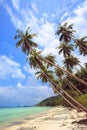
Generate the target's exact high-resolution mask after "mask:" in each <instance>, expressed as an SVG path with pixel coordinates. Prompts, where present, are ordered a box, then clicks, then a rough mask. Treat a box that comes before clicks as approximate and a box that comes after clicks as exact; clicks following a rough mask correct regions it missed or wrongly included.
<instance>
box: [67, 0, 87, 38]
mask: <svg viewBox="0 0 87 130" xmlns="http://www.w3.org/2000/svg"><path fill="white" fill-rule="evenodd" d="M73 13H74V16H73V17H69V18H68V19H67V20H66V21H68V23H69V24H70V23H75V26H74V27H75V29H76V31H77V32H76V33H77V34H78V36H81V37H83V36H85V35H87V24H86V23H87V0H86V1H85V2H84V3H82V4H81V5H80V6H78V8H76V9H75V10H74V11H73Z"/></svg>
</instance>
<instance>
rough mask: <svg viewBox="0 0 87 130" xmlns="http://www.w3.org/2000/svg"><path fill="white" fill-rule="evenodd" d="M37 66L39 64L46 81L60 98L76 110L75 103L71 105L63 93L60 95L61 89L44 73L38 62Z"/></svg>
mask: <svg viewBox="0 0 87 130" xmlns="http://www.w3.org/2000/svg"><path fill="white" fill-rule="evenodd" d="M37 64H38V62H37ZM38 66H39V68H40V69H41V71H42V73H43V74H44V75H45V76H46V78H47V80H48V82H49V83H50V84H51V85H52V86H53V88H54V89H55V90H56V92H57V94H58V95H60V96H61V98H62V99H63V100H64V101H65V102H66V103H68V104H69V106H71V107H72V108H74V109H76V110H78V108H77V107H76V106H75V105H73V103H71V102H70V101H69V100H68V99H67V98H66V97H64V95H62V93H61V92H60V91H61V89H60V88H59V87H58V85H56V83H54V82H53V81H52V80H51V79H50V78H49V77H48V76H47V75H46V73H44V71H43V69H42V67H41V66H40V65H39V64H38ZM55 85H56V86H57V87H58V88H56V87H55Z"/></svg>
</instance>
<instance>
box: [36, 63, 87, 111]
mask: <svg viewBox="0 0 87 130" xmlns="http://www.w3.org/2000/svg"><path fill="white" fill-rule="evenodd" d="M38 66H39V68H40V69H41V71H42V72H43V74H44V75H45V76H46V78H47V79H48V81H49V82H50V83H51V84H52V85H53V86H56V87H57V89H56V88H55V87H54V88H55V89H56V90H57V92H58V91H59V92H60V91H62V92H63V93H64V94H65V95H66V96H67V97H68V99H71V100H72V101H73V102H74V103H75V104H76V105H77V106H78V107H79V108H77V107H76V106H75V107H74V108H75V109H77V110H78V109H80V108H81V109H82V110H83V111H85V112H87V108H85V107H84V106H83V105H82V104H80V103H79V102H78V101H76V100H75V99H74V98H73V97H71V96H70V95H69V94H68V93H67V92H66V91H65V90H63V89H61V88H60V87H59V86H58V85H57V84H56V83H55V82H54V81H53V80H51V79H50V78H49V77H48V76H47V75H46V73H44V71H43V69H42V68H41V66H40V65H39V64H38ZM61 95H62V94H61ZM62 96H63V95H62ZM63 99H65V100H66V101H67V99H66V98H65V97H64V98H63ZM68 101H69V100H68ZM68 103H69V102H68ZM69 104H70V106H71V104H72V103H71V102H70V103H69ZM72 106H74V105H73V104H72Z"/></svg>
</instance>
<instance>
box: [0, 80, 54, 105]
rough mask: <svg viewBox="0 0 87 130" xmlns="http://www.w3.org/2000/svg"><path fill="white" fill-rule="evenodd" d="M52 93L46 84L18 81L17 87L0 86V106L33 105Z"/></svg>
mask: <svg viewBox="0 0 87 130" xmlns="http://www.w3.org/2000/svg"><path fill="white" fill-rule="evenodd" d="M20 86H21V87H20ZM53 95H54V93H53V91H52V90H51V88H49V87H47V86H46V85H43V86H40V85H38V86H30V85H27V86H26V85H22V84H21V83H20V82H18V84H17V87H13V86H12V87H11V86H0V99H1V100H0V106H6V105H7V106H12V105H14V106H15V105H34V104H36V103H38V102H40V101H41V100H43V99H45V98H47V97H50V96H53Z"/></svg>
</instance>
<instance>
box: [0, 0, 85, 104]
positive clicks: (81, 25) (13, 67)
mask: <svg viewBox="0 0 87 130" xmlns="http://www.w3.org/2000/svg"><path fill="white" fill-rule="evenodd" d="M65 21H67V22H69V23H75V29H76V30H77V35H76V36H77V37H81V36H84V35H86V34H87V0H46V1H44V0H0V30H1V31H0V106H15V105H26V104H27V105H33V104H36V103H37V102H39V101H41V100H42V99H45V98H47V97H50V96H52V95H54V93H53V91H52V90H51V88H50V87H49V85H48V84H42V83H41V81H40V80H39V81H37V80H36V78H35V75H34V73H35V70H31V68H30V67H29V66H28V63H26V56H25V54H23V53H22V52H21V50H20V49H17V48H16V46H15V44H16V41H14V35H15V34H16V30H17V29H22V30H25V29H26V28H27V27H28V26H30V27H31V32H32V33H37V34H38V37H37V38H35V39H34V41H35V42H37V43H38V45H39V48H40V49H42V50H43V55H46V54H48V53H50V52H51V53H53V54H54V55H57V58H58V59H57V60H58V63H59V64H60V65H61V60H62V59H63V56H62V55H60V56H59V55H58V52H57V50H55V48H56V47H57V46H58V43H59V41H58V39H57V37H56V36H55V31H56V29H57V26H58V23H63V22H65ZM75 55H76V56H77V57H78V58H79V60H80V61H81V63H82V64H83V63H84V62H85V61H86V60H87V57H82V56H80V55H78V53H77V54H75ZM60 59H61V60H60Z"/></svg>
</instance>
